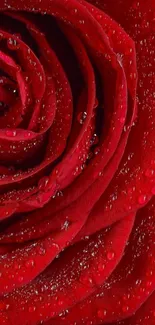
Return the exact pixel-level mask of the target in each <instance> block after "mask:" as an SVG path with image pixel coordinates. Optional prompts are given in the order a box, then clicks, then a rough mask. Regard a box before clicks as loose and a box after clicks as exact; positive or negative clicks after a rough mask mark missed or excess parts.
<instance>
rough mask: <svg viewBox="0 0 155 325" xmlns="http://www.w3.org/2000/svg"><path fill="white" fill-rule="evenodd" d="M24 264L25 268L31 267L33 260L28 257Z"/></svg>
mask: <svg viewBox="0 0 155 325" xmlns="http://www.w3.org/2000/svg"><path fill="white" fill-rule="evenodd" d="M25 265H26V267H27V268H29V267H33V266H34V260H32V259H30V260H28V261H26V263H25Z"/></svg>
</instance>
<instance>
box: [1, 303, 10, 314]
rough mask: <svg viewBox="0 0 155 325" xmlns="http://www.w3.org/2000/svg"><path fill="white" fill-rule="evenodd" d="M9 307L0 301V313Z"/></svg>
mask: <svg viewBox="0 0 155 325" xmlns="http://www.w3.org/2000/svg"><path fill="white" fill-rule="evenodd" d="M9 307H10V306H9V305H8V304H6V303H5V302H4V301H0V312H1V311H3V310H7V309H9Z"/></svg>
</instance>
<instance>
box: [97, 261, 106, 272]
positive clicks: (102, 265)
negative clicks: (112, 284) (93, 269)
mask: <svg viewBox="0 0 155 325" xmlns="http://www.w3.org/2000/svg"><path fill="white" fill-rule="evenodd" d="M104 269H105V265H104V264H103V263H101V262H100V263H99V264H98V271H99V272H103V270H104Z"/></svg>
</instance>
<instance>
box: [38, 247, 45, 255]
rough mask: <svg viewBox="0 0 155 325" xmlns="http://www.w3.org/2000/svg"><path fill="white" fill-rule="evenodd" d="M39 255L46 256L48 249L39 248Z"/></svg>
mask: <svg viewBox="0 0 155 325" xmlns="http://www.w3.org/2000/svg"><path fill="white" fill-rule="evenodd" d="M38 253H39V254H40V255H45V254H46V249H45V248H44V247H39V249H38Z"/></svg>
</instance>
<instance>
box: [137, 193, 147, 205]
mask: <svg viewBox="0 0 155 325" xmlns="http://www.w3.org/2000/svg"><path fill="white" fill-rule="evenodd" d="M146 199H147V197H146V195H145V194H142V195H140V196H139V198H138V203H139V204H144V203H145V202H146Z"/></svg>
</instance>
